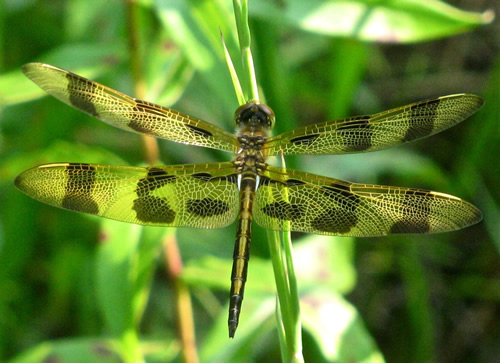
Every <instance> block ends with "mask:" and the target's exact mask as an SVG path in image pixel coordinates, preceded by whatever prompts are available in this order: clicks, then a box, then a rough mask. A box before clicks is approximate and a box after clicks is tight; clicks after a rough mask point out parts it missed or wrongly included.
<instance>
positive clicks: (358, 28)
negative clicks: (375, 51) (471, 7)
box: [250, 0, 494, 43]
mask: <svg viewBox="0 0 500 363" xmlns="http://www.w3.org/2000/svg"><path fill="white" fill-rule="evenodd" d="M252 3H253V4H252V5H253V7H251V8H250V10H251V12H250V13H251V14H252V15H255V16H258V17H260V18H263V19H267V20H268V21H272V22H276V21H280V20H281V21H282V22H284V23H287V24H289V25H292V26H295V27H298V28H300V29H302V30H306V31H310V32H314V33H318V34H325V35H330V36H341V37H351V38H355V39H360V40H365V41H378V42H392V43H411V42H421V41H425V40H431V39H437V38H442V37H446V36H451V35H454V34H459V33H463V32H465V31H468V30H471V29H473V28H475V27H477V26H480V25H484V24H488V23H490V22H491V21H492V20H493V18H494V15H493V12H491V11H486V12H484V13H475V12H467V11H463V10H460V9H457V8H454V7H452V6H450V5H448V4H446V3H443V2H441V1H437V0H397V1H381V0H351V1H347V0H345V1H342V0H339V1H334V0H332V1H322V0H311V1H302V0H289V1H287V2H286V3H285V5H284V6H283V7H279V6H278V5H276V2H270V1H263V0H256V1H254V2H252Z"/></svg>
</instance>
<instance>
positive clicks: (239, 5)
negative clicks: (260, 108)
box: [233, 0, 259, 101]
mask: <svg viewBox="0 0 500 363" xmlns="http://www.w3.org/2000/svg"><path fill="white" fill-rule="evenodd" d="M233 7H234V16H235V19H236V28H237V29H238V39H239V42H240V50H241V59H242V63H243V72H244V73H245V78H246V81H247V89H246V91H247V94H246V95H247V101H251V100H253V101H259V90H258V88H257V78H256V77H255V69H254V65H253V57H252V50H251V49H250V43H251V37H250V28H249V27H248V3H247V1H246V0H243V1H239V0H233Z"/></svg>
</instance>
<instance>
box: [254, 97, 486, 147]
mask: <svg viewBox="0 0 500 363" xmlns="http://www.w3.org/2000/svg"><path fill="white" fill-rule="evenodd" d="M482 104H483V99H482V98H480V97H478V96H475V95H471V94H457V95H450V96H443V97H438V98H434V99H430V100H426V101H421V102H417V103H413V104H411V105H407V106H402V107H397V108H394V109H392V110H388V111H384V112H380V113H376V114H374V115H367V116H355V117H350V118H346V119H342V120H336V121H327V122H323V123H318V124H314V125H309V126H305V127H301V128H298V129H295V130H292V131H288V132H285V133H283V134H280V135H277V136H274V137H272V138H270V139H269V140H268V141H267V143H266V144H265V145H264V150H265V152H266V153H267V155H278V154H281V153H283V154H285V155H287V154H346V153H357V152H366V151H375V150H382V149H387V148H390V147H392V146H395V145H399V144H403V143H406V142H410V141H414V140H418V139H421V138H424V137H427V136H430V135H433V134H436V133H438V132H441V131H443V130H446V129H448V128H450V127H452V126H454V125H456V124H457V123H459V122H461V121H463V120H465V119H466V118H467V117H469V116H470V115H472V114H473V113H474V112H476V111H477V110H478V109H479V108H480V107H481V106H482Z"/></svg>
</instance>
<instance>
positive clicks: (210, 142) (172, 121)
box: [23, 63, 238, 152]
mask: <svg viewBox="0 0 500 363" xmlns="http://www.w3.org/2000/svg"><path fill="white" fill-rule="evenodd" d="M23 72H24V74H26V76H27V77H28V78H30V79H31V80H32V81H33V82H35V83H36V84H37V85H38V86H39V87H40V88H42V89H43V90H44V91H46V92H47V93H49V94H50V95H52V96H54V97H56V98H57V99H59V100H60V101H62V102H64V103H66V104H68V105H70V106H72V107H74V108H76V109H78V110H80V111H83V112H85V113H87V114H89V115H91V116H94V117H96V118H97V119H99V120H101V121H104V122H106V123H108V124H110V125H113V126H115V127H118V128H121V129H124V130H128V131H132V132H136V133H140V134H146V135H150V136H155V137H160V138H163V139H167V140H171V141H175V142H181V143H186V144H192V145H198V146H204V147H209V148H214V149H219V150H224V151H229V152H236V151H237V149H238V142H237V139H236V137H235V136H234V135H233V134H231V133H229V132H227V131H225V130H223V129H221V128H219V127H217V126H215V125H212V124H209V123H208V122H205V121H202V120H198V119H196V118H194V117H191V116H188V115H185V114H182V113H180V112H177V111H174V110H172V109H169V108H165V107H162V106H158V105H155V104H153V103H149V102H146V101H141V100H137V99H135V98H132V97H129V96H127V95H125V94H123V93H120V92H118V91H115V90H113V89H111V88H109V87H106V86H103V85H101V84H99V83H97V82H93V81H90V80H88V79H86V78H83V77H81V76H79V75H77V74H74V73H71V72H68V71H65V70H63V69H60V68H57V67H54V66H51V65H48V64H43V63H28V64H26V65H24V66H23Z"/></svg>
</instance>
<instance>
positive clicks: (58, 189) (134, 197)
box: [15, 162, 239, 228]
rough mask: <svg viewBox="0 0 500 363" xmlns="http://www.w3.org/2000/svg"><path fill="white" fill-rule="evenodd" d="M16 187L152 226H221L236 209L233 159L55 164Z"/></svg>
mask: <svg viewBox="0 0 500 363" xmlns="http://www.w3.org/2000/svg"><path fill="white" fill-rule="evenodd" d="M15 184H16V186H17V188H19V189H20V190H21V191H22V192H24V193H26V194H27V195H29V196H30V197H32V198H34V199H37V200H39V201H41V202H44V203H47V204H50V205H53V206H56V207H59V208H64V209H69V210H74V211H78V212H83V213H89V214H94V215H98V216H101V217H106V218H110V219H115V220H119V221H123V222H129V223H136V224H143V225H150V226H171V227H173V226H184V227H194V228H220V227H224V226H227V225H229V224H230V223H232V222H233V221H234V220H235V219H236V216H237V214H238V210H239V192H238V187H237V175H236V174H235V169H234V165H233V164H232V163H231V162H224V163H209V164H191V165H190V164H183V165H172V166H159V167H132V166H110V165H97V164H76V163H57V164H46V165H41V166H38V167H35V168H32V169H29V170H27V171H25V172H23V173H22V174H20V175H19V176H18V177H17V178H16V181H15Z"/></svg>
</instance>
